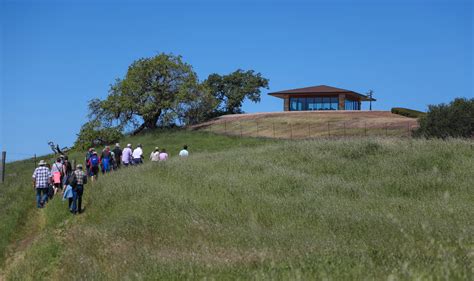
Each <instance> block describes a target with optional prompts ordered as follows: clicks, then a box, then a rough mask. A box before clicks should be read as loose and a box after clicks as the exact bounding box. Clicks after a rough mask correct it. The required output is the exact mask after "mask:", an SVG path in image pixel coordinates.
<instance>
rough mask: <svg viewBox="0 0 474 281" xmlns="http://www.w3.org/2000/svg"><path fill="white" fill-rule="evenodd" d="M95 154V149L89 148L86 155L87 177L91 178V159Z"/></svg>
mask: <svg viewBox="0 0 474 281" xmlns="http://www.w3.org/2000/svg"><path fill="white" fill-rule="evenodd" d="M93 152H94V148H93V147H91V148H89V151H87V153H86V158H85V160H86V171H87V175H88V176H91V170H90V166H89V159H90V158H91V157H92V153H93Z"/></svg>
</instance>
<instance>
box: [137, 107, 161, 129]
mask: <svg viewBox="0 0 474 281" xmlns="http://www.w3.org/2000/svg"><path fill="white" fill-rule="evenodd" d="M160 115H161V110H160V111H158V112H157V113H156V114H155V115H154V116H153V117H152V118H150V119H147V120H145V122H143V124H141V125H140V127H138V128H137V129H135V131H133V132H132V135H138V134H139V133H140V132H141V131H143V130H145V129H156V128H157V126H156V123H157V122H158V119H159V118H160Z"/></svg>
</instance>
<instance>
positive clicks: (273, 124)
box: [272, 122, 275, 137]
mask: <svg viewBox="0 0 474 281" xmlns="http://www.w3.org/2000/svg"><path fill="white" fill-rule="evenodd" d="M272 127H273V137H275V122H273V123H272Z"/></svg>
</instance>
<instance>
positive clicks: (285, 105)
mask: <svg viewBox="0 0 474 281" xmlns="http://www.w3.org/2000/svg"><path fill="white" fill-rule="evenodd" d="M283 100H284V101H283V111H290V97H289V96H286V97H285V98H284V99H283Z"/></svg>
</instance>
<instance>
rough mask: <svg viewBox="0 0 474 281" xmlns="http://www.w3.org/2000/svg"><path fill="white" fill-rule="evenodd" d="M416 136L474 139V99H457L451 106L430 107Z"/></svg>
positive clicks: (421, 120)
mask: <svg viewBox="0 0 474 281" xmlns="http://www.w3.org/2000/svg"><path fill="white" fill-rule="evenodd" d="M419 121H420V128H419V129H418V130H417V131H415V136H420V137H426V138H441V139H446V138H472V137H474V98H471V99H466V98H456V99H454V101H452V102H450V103H449V104H444V103H442V104H438V105H430V106H429V107H428V112H427V113H426V115H424V116H422V117H421V118H420V119H419Z"/></svg>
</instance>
